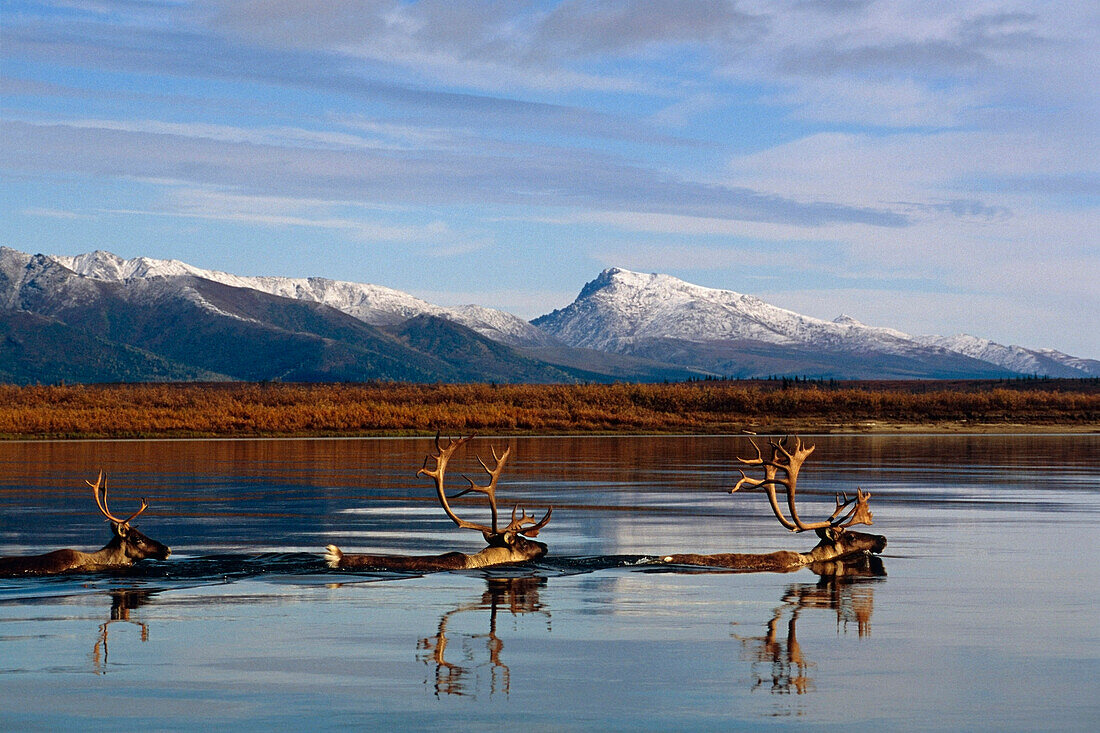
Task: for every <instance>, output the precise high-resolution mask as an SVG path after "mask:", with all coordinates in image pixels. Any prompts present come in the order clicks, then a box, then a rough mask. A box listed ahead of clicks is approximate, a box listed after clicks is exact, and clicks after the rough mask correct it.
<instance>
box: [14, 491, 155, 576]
mask: <svg viewBox="0 0 1100 733" xmlns="http://www.w3.org/2000/svg"><path fill="white" fill-rule="evenodd" d="M85 483H86V484H88V486H90V487H91V488H92V494H93V496H94V497H95V503H96V506H97V507H99V511H100V513H101V514H103V516H104V517H106V518H107V521H109V522H110V523H111V532H112V535H113V536H112V537H111V541H110V542H108V543H107V544H106V545H104V546H103V547H102V548H101V549H99V550H96V551H95V552H81V551H80V550H70V549H65V550H54V551H53V552H47V553H46V554H45V555H31V556H26V557H0V576H4V577H11V576H18V575H58V574H60V573H94V572H102V571H105V570H122V569H125V568H128V567H130V566H131V565H133V564H134V563H136V562H138V561H139V560H145V559H147V558H153V559H156V560H164V559H165V558H167V557H168V555H169V554H171V552H172V551H171V549H169V548H168V547H167V546H165V545H162V544H161V543H159V542H157V541H156V540H154V539H150V538H148V537H146V536H145V535H143V534H142V533H141V532H138V531H137V530H136V529H134V528H133V527H131V526H130V522H132V521H134V519H136V518H137V517H138V515H139V514H141V513H142V512H144V511H145V510H146V509H147V508H148V507H149V504H148V503H147V502H146V501H145V499H142V500H141V506H140V507H139V508H138V510H137V511H136V512H134V513H133V514H131V515H130V516H128V517H126V518H125V519H119V518H118V517H116V516H115V515H114V514H112V513H111V511H110V510H109V509H108V508H107V482H106V477H105V476H104V475H103V472H102V471H100V472H99V478H98V479H96V482H95V483H94V484H93V483H92V482H91V481H85Z"/></svg>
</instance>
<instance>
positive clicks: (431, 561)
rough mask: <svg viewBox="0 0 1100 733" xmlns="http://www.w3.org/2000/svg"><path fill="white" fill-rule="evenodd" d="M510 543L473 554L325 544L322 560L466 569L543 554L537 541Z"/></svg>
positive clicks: (349, 566)
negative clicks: (351, 549)
mask: <svg viewBox="0 0 1100 733" xmlns="http://www.w3.org/2000/svg"><path fill="white" fill-rule="evenodd" d="M513 543H514V544H513V545H511V546H503V547H500V546H491V547H486V548H485V549H484V550H481V551H480V552H477V553H475V554H473V555H467V554H465V553H462V552H448V553H445V554H443V555H358V554H354V555H353V554H345V553H344V552H342V551H341V550H340V548H339V547H336V546H335V545H329V546H328V547H326V548H325V550H326V551H327V552H326V554H325V560H326V561H327V562H328V566H329V567H330V568H333V569H334V570H420V571H425V572H434V571H437V570H470V569H473V568H486V567H492V566H494V565H514V564H517V563H523V562H529V561H531V560H538V559H539V558H540V557H542V556H543V555H545V554H546V549H547V548H546V545H544V544H543V543H541V542H536V541H534V540H529V539H527V538H525V537H517V538H515V539H514V540H513Z"/></svg>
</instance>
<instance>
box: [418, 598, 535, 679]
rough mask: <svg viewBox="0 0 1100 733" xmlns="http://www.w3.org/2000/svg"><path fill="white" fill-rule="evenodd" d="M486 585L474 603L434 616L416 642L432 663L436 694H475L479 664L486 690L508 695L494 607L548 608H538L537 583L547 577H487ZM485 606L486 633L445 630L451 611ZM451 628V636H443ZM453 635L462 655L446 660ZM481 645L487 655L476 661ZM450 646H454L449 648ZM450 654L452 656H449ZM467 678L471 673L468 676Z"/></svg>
mask: <svg viewBox="0 0 1100 733" xmlns="http://www.w3.org/2000/svg"><path fill="white" fill-rule="evenodd" d="M486 583H487V588H486V590H485V591H484V592H483V593H482V594H481V598H480V599H479V600H477V601H475V602H473V603H466V604H463V605H461V606H458V607H456V608H454V609H452V610H450V611H448V612H447V613H445V614H443V617H442V618H440V619H439V627H438V630H437V631H436V633H435V635H434V636H429V637H426V638H423V639H421V640H420V642H419V643H418V644H417V649H418V654H417V658H418V659H419V660H420V661H422V662H424V664H426V665H428V666H429V667H431V666H433V665H434V667H435V674H434V681H433V680H432V679H428V680H425V684H433V685H434V690H435V695H436V696H437V697H438V696H439V695H459V696H471V697H476V696H477V691H478V687H480V685H479V684H478V682H479V680H480V679H482V678H481V677H480V675H479V673H480V672H482V671H483V670H486V669H487V670H488V672H489V694H490V695H495V694H496V693H497V692H503V693H504V694H505V695H507V694H508V693H509V691H510V688H511V681H512V679H511V674H512V673H511V669H510V668H509V667H508V665H507V664H505V663H504V662H503V661H502V660H501V652H502V651H503V650H504V641H503V640H502V639H501V638H500V637H499V636H497V612H498V610H500V609H501V608H506V609H507V610H508V611H509V612H510V613H511V614H512V615H513V616H518V615H520V614H526V613H543V614H545V615H546V617H547V618H549V616H550V613H549V612H548V611H543V610H542V609H543V605H542V603H541V602H540V600H539V589H540V588H542V587H543V586H544V585H546V578H533V577H531V578H487V579H486ZM484 610H488V611H489V631H488V633H485V634H462V633H457V632H453V631H449V629H448V625H449V624H450V622H451V619H453V618H454V617H455V616H456V615H458V614H460V613H464V612H467V611H484ZM448 634H450V636H451V638H448ZM452 639H453V640H454V641H457V642H458V643H459V645H460V648H461V650H462V652H461V661H459V662H455V661H448V660H447V657H446V655H447V651H448V644H449V643H450V641H452ZM482 645H484V648H485V650H486V651H487V652H488V661H478V659H479V656H480V654H479V651H478V650H479V649H480V648H481V647H482ZM452 651H453V650H452ZM453 656H454V655H453V654H452V658H453ZM471 678H472V679H471Z"/></svg>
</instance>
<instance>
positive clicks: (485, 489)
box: [416, 434, 554, 543]
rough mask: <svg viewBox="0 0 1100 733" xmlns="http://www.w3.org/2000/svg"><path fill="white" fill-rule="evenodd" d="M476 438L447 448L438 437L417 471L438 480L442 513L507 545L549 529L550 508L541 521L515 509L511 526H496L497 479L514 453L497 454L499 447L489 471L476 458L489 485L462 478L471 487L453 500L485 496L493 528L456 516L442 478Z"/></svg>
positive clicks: (452, 442)
mask: <svg viewBox="0 0 1100 733" xmlns="http://www.w3.org/2000/svg"><path fill="white" fill-rule="evenodd" d="M472 438H473V436H472V435H471V436H467V437H465V438H458V439H454V438H450V439H448V441H447V445H446V446H444V445H442V444H440V442H439V435H438V434H437V435H436V436H435V449H436V452H435V453H434V454H431V455H429V456H427V457H426V458H425V459H424V465H423V466H422V467H421V468H420V470H419V471H417V472H416V475H417V476H427V477H428V478H431V479H433V480H434V481H435V490H436V496H437V497H438V498H439V503H440V504H441V505H442V506H443V511H444V512H446V513H447V516H448V517H450V518H451V521H452V522H454V523H455V524H457V525H458V526H459V527H461V528H463V529H476V530H477V531H479V532H481V533H482V534H483V535H484V536H485V539H486V541H487V542H491V541H492V540H493V539H495V538H500V539H502V540H503V541H504V542H506V543H509V542H510V541H511V540H510V539H509V538H510V537H512V536H514V535H517V534H521V535H525V536H527V537H534V536H536V535H537V534H538V533H539V530H540V529H542V528H543V527H545V526H546V523H547V522H549V521H550V515H551V513H552V512H553V511H554V510H553V508H550V509H548V510H547V511H546V515H545V516H544V517H543V518H542V519H541V520H539V521H537V522H536V521H535V518H534V517H531V516H528V515H527V513H526V512H524V511H522V510H520V508H519V507H518V506H516V507H515V508H513V509H512V520H511V521H510V522H509V523H508V526H507V527H505V528H504V529H503V530H501V529H498V527H497V497H496V489H497V480H498V479H500V474H501V473H502V472H503V471H504V463H505V462H506V461H507V460H508V456H510V455H511V454H512V449H511V448H507V449H505V451H504V453H502V454H501V455H497V451H496V448H492V449H491V450H492V452H493V459H494V460H495V461H496V468H489V466H488V465H487V464H486V463H485V461H483V460H482V459H481V456H478V457H477V460H478V463H480V464H481V467H482V468H483V469H485V473H487V474H489V483H488V484H485V485H484V486H482V485H478V484H476V483H474V481H473V479H470V478H469V477H466V476H463V478H465V479H466V481H467V482H469V484H470V485H469V487H467V488H465V489H463V490H462V491H460V492H458V493H457V494H455V495H454V496H452V497H450V498H452V499H455V498H458V497H460V496H464V495H465V494H468V493H470V492H471V491H473V492H476V493H479V494H484V495H485V497H486V498H487V499H488V500H489V509H490V511H491V512H492V526H488V527H487V526H485V525H484V524H478V523H476V522H470V521H467V520H465V519H463V518H462V517H460V516H458V515H457V514H455V512H454V510H453V509H451V505H450V504H449V503H448V501H447V499H448V497H447V492H446V490H445V489H444V486H443V478H444V475H445V474H446V471H447V463H448V461H450V459H451V456H452V455H453V454H454V452H455V451H456V450H458V449H459V447H461V446H463V445H465V444H466V443H468V442H469V441H470V440H471V439H472ZM429 458H434V459H435V468H434V469H431V470H429V469H428V459H429ZM517 511H518V512H519V513H520V514H519V516H518V517H517V516H516V512H517Z"/></svg>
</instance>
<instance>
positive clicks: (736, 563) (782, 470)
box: [661, 437, 886, 572]
mask: <svg viewBox="0 0 1100 733" xmlns="http://www.w3.org/2000/svg"><path fill="white" fill-rule="evenodd" d="M749 442H751V443H752V446H753V448H755V449H756V457H755V458H738V459H737V460H738V461H740V462H741V464H742V465H744V466H758V467H760V468H761V469H762V470H763V474H764V475H763V478H752V477H750V476H748V475H746V474H745V471H744V470H743V469H742V470H740V473H741V479H740V480H739V481H738V482H737V483H736V485H734V487H733V488H732V489H730V493H731V494H732V493H734V492H736V491H738V490H739V489H741V488H742V487H745V486H748V487H750V488H761V489H763V490H764V493H766V494H767V496H768V502H769V504H771V508H772V512H773V513H774V514H775V516H776V519H778V520H779V523H780V524H782V525H783V526H784V527H785V528H787V529H788V530H790V531H791V532H806V531H810V530H812V531H814V532H815V533H816V534H817V536H818V538H819V539H820V542H818V543H817V545H816V546H815V547H814V548H813V549H811V550H810V551H809V552H795V551H792V550H780V551H778V552H770V553H762V554H753V553H719V554H714V555H695V554H677V555H665V556H664V557H662V558H661V560H662V561H664V562H666V563H673V564H678V565H706V566H710V567H724V568H731V569H734V570H742V571H748V572H751V571H773V572H789V571H792V570H797V569H798V568H801V567H805V566H807V565H815V564H820V563H829V562H838V561H839V562H843V561H845V560H849V559H853V558H857V557H861V556H866V555H868V554H870V553H876V554H877V553H880V552H882V551H883V550H884V549H885V548H886V538H885V537H883V536H881V535H876V534H867V533H865V532H856V531H854V530H851V529H849V527H851V526H852V525H855V524H866V525H870V524H872V521H873V519H874V517H873V515H872V514H871V509H870V507H869V505H868V500H869V499H870V498H871V495H870V494H869V493H867V492H865V491H863V490H862V489H859V488H857V489H856V494H855V496H854V497H852V498H851V499H849V498H848V495H847V494H837V496H836V508H835V509H834V510H833V513H832V514H831V515H829V517H828V518H826V519H823V520H819V521H815V522H807V521H805V520H803V519H802V518H801V517H800V516H799V514H798V508H797V506H796V503H795V493H796V492H797V490H798V472H799V470H800V469H801V468H802V464H803V462H805V460H806V459H807V458H808V457H809V456H810V454H811V453H813V452H814V446H812V445H811V446H808V447H804V446H803V444H802V441H801V439H800V438H798V437H795V438H794V441H793V444H792V445H791V446H790V449H788V439H787V438H786V437H784V438H783V439H781V440H771V441H768V445H769V446H770V447H771V456H770V457H769V458H765V457H764V455H763V454H762V453H761V451H760V446H758V445H757V444H756V442H755V441H753V440H750V441H749ZM780 486H781V487H783V488H784V489H785V490H786V494H787V509H788V511H789V513H790V516H789V517H788V516H787V514H785V513H784V512H783V509H782V507H781V506H780V504H779V498H778V496H777V495H776V489H777V487H780Z"/></svg>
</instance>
